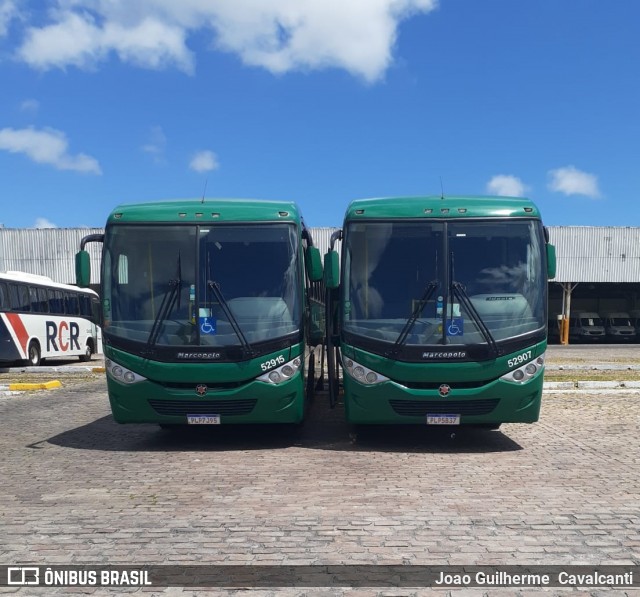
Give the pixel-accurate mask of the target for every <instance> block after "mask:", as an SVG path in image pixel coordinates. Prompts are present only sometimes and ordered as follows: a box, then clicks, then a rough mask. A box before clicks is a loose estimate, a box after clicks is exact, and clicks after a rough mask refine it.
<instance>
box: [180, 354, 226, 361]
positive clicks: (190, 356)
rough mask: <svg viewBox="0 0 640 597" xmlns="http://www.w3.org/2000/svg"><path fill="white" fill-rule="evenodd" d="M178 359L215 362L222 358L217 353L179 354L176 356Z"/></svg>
mask: <svg viewBox="0 0 640 597" xmlns="http://www.w3.org/2000/svg"><path fill="white" fill-rule="evenodd" d="M176 356H177V357H178V358H179V359H194V360H198V359H200V360H209V359H211V360H215V359H219V358H221V357H222V355H221V354H220V353H219V352H179V353H178V354H177V355H176Z"/></svg>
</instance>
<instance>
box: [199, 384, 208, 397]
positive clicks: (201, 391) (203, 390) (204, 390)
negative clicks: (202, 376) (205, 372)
mask: <svg viewBox="0 0 640 597" xmlns="http://www.w3.org/2000/svg"><path fill="white" fill-rule="evenodd" d="M208 390H209V388H208V387H207V386H205V385H204V384H203V383H201V384H198V385H197V386H196V394H198V396H204V395H205V394H206V393H207V391H208Z"/></svg>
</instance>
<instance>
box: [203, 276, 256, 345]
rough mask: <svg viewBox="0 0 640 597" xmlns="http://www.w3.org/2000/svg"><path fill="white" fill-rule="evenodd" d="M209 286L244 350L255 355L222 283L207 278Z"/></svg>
mask: <svg viewBox="0 0 640 597" xmlns="http://www.w3.org/2000/svg"><path fill="white" fill-rule="evenodd" d="M207 287H208V288H210V289H211V290H212V291H213V294H215V296H216V299H217V300H218V302H219V303H220V306H221V307H222V310H223V311H224V314H225V315H226V316H227V319H228V321H229V323H230V324H231V327H232V328H233V331H234V332H235V334H236V336H238V340H240V344H241V345H242V350H243V352H244V353H245V354H246V355H247V356H249V357H252V356H254V354H255V353H254V351H253V348H252V347H251V344H249V342H248V341H247V337H246V336H245V335H244V333H243V332H242V329H241V328H240V325H239V324H238V320H237V319H236V318H235V315H234V314H233V313H232V312H231V309H230V308H229V303H227V299H225V298H224V295H223V294H222V291H221V290H220V284H219V283H218V282H214V281H213V280H207Z"/></svg>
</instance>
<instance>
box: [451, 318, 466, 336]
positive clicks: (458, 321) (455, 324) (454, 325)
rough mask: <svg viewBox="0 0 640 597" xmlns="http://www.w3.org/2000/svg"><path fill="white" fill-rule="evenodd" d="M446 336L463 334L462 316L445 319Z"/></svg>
mask: <svg viewBox="0 0 640 597" xmlns="http://www.w3.org/2000/svg"><path fill="white" fill-rule="evenodd" d="M447 336H464V318H462V317H453V318H452V319H447Z"/></svg>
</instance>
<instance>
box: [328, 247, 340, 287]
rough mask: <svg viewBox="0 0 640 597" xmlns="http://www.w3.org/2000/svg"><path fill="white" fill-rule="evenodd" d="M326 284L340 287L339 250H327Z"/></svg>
mask: <svg viewBox="0 0 640 597" xmlns="http://www.w3.org/2000/svg"><path fill="white" fill-rule="evenodd" d="M324 285H325V286H326V287H327V288H338V286H339V285H340V262H339V259H338V252H337V251H327V253H325V256H324Z"/></svg>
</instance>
